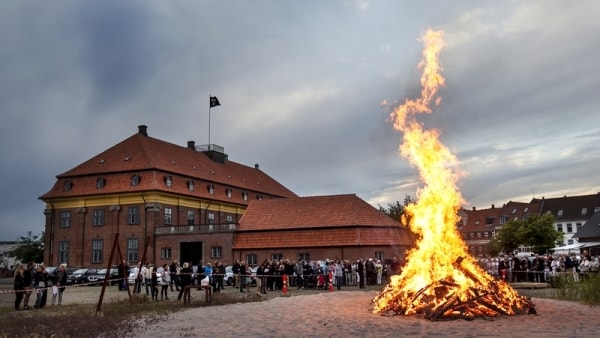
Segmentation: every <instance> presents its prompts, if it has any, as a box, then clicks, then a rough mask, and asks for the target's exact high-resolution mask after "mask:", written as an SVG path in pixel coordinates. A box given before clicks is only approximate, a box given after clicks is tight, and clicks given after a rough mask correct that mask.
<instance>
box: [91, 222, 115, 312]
mask: <svg viewBox="0 0 600 338" xmlns="http://www.w3.org/2000/svg"><path fill="white" fill-rule="evenodd" d="M118 246H119V233H118V232H117V233H116V234H115V241H114V242H113V246H112V250H110V258H109V259H108V268H107V269H106V275H105V276H104V283H102V291H100V299H98V306H97V307H96V313H98V312H100V310H101V308H102V299H103V298H104V291H105V290H106V283H108V278H109V277H110V265H111V263H112V260H113V257H114V255H115V249H116V248H117V247H118Z"/></svg>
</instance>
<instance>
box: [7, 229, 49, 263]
mask: <svg viewBox="0 0 600 338" xmlns="http://www.w3.org/2000/svg"><path fill="white" fill-rule="evenodd" d="M20 242H21V244H19V245H18V246H17V247H16V248H15V249H14V250H13V255H14V256H15V258H17V259H18V260H20V261H21V262H36V263H41V262H43V261H44V232H43V231H42V234H41V235H40V236H36V235H34V234H33V233H32V232H31V231H28V232H27V236H24V237H23V236H21V237H20Z"/></svg>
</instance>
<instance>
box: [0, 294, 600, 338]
mask: <svg viewBox="0 0 600 338" xmlns="http://www.w3.org/2000/svg"><path fill="white" fill-rule="evenodd" d="M3 289H4V288H3ZM100 289H101V288H100V287H76V288H70V289H67V291H65V293H64V298H63V304H65V305H66V304H74V303H79V304H81V303H92V304H97V302H98V299H99V294H100ZM5 290H6V289H5ZM225 292H227V293H229V294H234V295H236V296H239V297H256V296H255V295H254V294H248V293H244V294H240V293H239V291H238V290H237V289H233V288H231V287H228V288H226V290H225ZM527 292H528V291H527V290H523V291H522V292H521V293H522V294H527ZM290 294H292V295H294V296H293V297H282V296H281V293H279V292H272V293H269V295H267V296H265V297H264V298H267V300H264V301H261V302H252V303H236V304H230V305H221V306H215V305H212V306H204V303H203V295H204V293H203V292H197V291H192V297H193V298H192V304H193V306H192V307H190V308H189V309H188V310H184V311H179V312H175V313H172V314H169V315H168V316H166V317H162V318H161V319H160V320H154V322H150V323H148V322H147V321H148V320H147V319H146V320H141V321H140V324H141V327H142V329H138V330H136V332H130V334H129V335H127V336H129V337H150V336H157V335H158V336H169V337H392V336H394V337H398V336H399V337H520V336H529V337H542V336H543V337H597V336H598V330H599V329H600V324H599V322H598V318H600V307H591V306H587V305H582V304H579V303H574V302H565V301H557V300H552V299H543V298H535V297H534V298H533V301H534V304H535V307H536V310H537V313H538V314H537V315H519V316H512V317H510V316H502V315H500V316H498V317H496V318H494V319H491V320H490V319H482V318H478V319H475V320H473V321H466V320H452V321H440V322H430V321H427V320H426V319H424V318H423V317H420V316H408V317H406V316H394V317H385V316H380V315H377V314H373V313H371V312H369V310H368V309H369V306H370V302H371V299H373V297H375V295H376V294H377V291H375V290H367V291H359V290H357V289H356V288H354V287H348V288H344V289H342V291H337V290H335V291H333V292H327V291H318V292H316V291H296V290H290ZM0 296H1V297H0V306H2V307H5V306H10V304H11V302H12V300H13V299H14V298H13V297H12V295H7V294H2V295H0ZM126 297H127V293H126V292H119V291H118V290H117V289H116V287H109V288H108V289H107V290H106V293H105V296H104V302H111V301H115V300H117V299H123V298H126ZM215 297H219V295H215ZM170 298H171V300H170V302H176V300H175V299H176V298H177V297H176V295H175V294H171V295H170ZM32 300H34V299H32ZM49 310H50V311H51V309H49Z"/></svg>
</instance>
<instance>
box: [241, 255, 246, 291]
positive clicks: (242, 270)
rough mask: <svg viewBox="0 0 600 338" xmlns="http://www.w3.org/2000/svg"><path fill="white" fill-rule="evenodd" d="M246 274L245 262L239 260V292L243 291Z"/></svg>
mask: <svg viewBox="0 0 600 338" xmlns="http://www.w3.org/2000/svg"><path fill="white" fill-rule="evenodd" d="M246 276H247V270H246V262H245V261H241V262H240V292H244V288H245V287H246Z"/></svg>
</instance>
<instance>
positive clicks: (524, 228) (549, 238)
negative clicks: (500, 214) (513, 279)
mask: <svg viewBox="0 0 600 338" xmlns="http://www.w3.org/2000/svg"><path fill="white" fill-rule="evenodd" d="M562 236H563V234H562V233H561V232H560V231H557V230H556V229H554V216H552V215H551V214H543V215H533V216H529V217H527V218H526V219H525V220H513V221H510V222H508V223H506V224H504V225H503V226H502V230H500V231H499V232H498V233H497V235H496V237H494V238H493V239H492V240H491V241H490V243H489V244H488V248H487V249H488V253H489V254H490V255H492V254H493V253H494V252H496V253H497V252H500V251H504V252H505V253H508V252H513V251H515V250H517V249H518V248H519V246H521V245H522V246H528V247H531V250H532V251H533V252H535V253H540V254H541V253H545V252H546V250H548V249H549V248H552V247H554V245H555V244H556V242H557V241H558V240H559V239H561V238H562Z"/></svg>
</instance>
